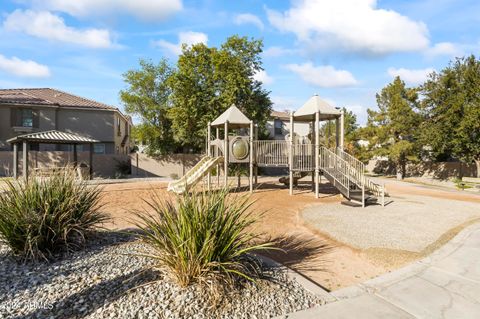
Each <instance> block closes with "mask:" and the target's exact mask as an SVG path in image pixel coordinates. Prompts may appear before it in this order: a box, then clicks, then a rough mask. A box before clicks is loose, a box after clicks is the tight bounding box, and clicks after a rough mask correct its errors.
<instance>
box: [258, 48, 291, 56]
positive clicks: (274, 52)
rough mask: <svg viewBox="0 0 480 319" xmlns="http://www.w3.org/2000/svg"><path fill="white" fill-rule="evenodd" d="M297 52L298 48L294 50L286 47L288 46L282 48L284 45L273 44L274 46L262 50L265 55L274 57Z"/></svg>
mask: <svg viewBox="0 0 480 319" xmlns="http://www.w3.org/2000/svg"><path fill="white" fill-rule="evenodd" d="M295 52H296V50H293V49H286V48H282V47H277V46H272V47H269V48H267V49H265V50H264V51H263V52H262V54H263V56H265V57H268V58H273V57H279V56H283V55H289V54H293V53H295Z"/></svg>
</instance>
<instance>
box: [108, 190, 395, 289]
mask: <svg viewBox="0 0 480 319" xmlns="http://www.w3.org/2000/svg"><path fill="white" fill-rule="evenodd" d="M166 188H167V183H165V182H133V183H123V184H109V185H104V186H102V189H103V198H102V203H103V204H104V205H105V206H104V210H105V211H106V212H108V213H109V214H110V215H111V216H112V218H113V223H111V224H108V225H106V226H107V227H108V228H112V229H113V228H116V229H124V228H130V227H132V226H133V224H132V220H134V214H133V212H134V211H136V210H150V208H149V206H148V204H147V203H146V202H145V201H146V200H149V199H150V198H152V196H157V197H158V198H159V199H167V198H170V197H172V196H173V195H172V194H171V193H168V192H167V190H166ZM310 188H311V186H309V185H300V187H299V189H297V190H296V191H295V195H294V196H289V194H288V189H286V187H284V186H283V185H279V184H268V185H263V186H260V187H259V188H258V189H257V190H256V191H255V193H254V194H253V195H252V199H253V200H255V204H254V205H253V209H254V210H255V212H256V213H258V214H262V215H263V216H262V218H261V220H260V221H259V223H258V224H257V225H256V226H255V228H256V231H258V232H261V233H264V234H265V236H266V238H269V239H273V240H275V241H277V242H279V243H280V247H281V248H283V249H284V251H285V252H277V253H275V254H273V255H271V257H272V258H273V259H276V260H277V261H281V262H284V263H285V264H288V265H289V266H290V267H291V268H293V269H296V270H297V271H298V272H300V273H301V274H303V275H304V276H306V277H308V278H310V279H311V280H313V281H316V282H318V283H319V284H320V285H322V286H323V287H325V288H327V289H329V290H334V289H338V288H342V287H346V286H350V285H353V284H356V283H358V282H361V281H364V280H367V279H370V278H373V277H375V276H378V275H380V274H382V273H384V272H385V271H387V269H385V268H384V267H382V266H379V265H375V264H374V263H372V261H371V260H370V259H369V258H368V257H367V256H364V255H362V254H361V253H360V252H358V251H356V250H354V249H352V248H350V247H348V246H346V245H342V244H339V243H336V242H334V241H331V240H330V239H328V238H327V237H325V236H322V235H321V234H319V233H314V232H312V231H311V230H309V229H308V228H307V227H305V225H304V221H303V219H302V218H301V217H300V211H301V210H302V209H303V208H304V207H306V206H309V205H321V204H323V203H332V202H338V201H339V200H340V198H339V196H338V194H337V193H336V192H335V190H334V189H333V188H331V187H330V186H328V185H322V188H321V191H322V194H321V198H320V199H316V198H315V196H314V195H313V193H312V192H311V190H310ZM327 246H328V247H329V248H328V249H323V247H327Z"/></svg>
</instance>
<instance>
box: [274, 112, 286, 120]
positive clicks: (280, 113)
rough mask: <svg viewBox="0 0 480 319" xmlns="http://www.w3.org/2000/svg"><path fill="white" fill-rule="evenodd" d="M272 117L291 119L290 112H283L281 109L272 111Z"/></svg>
mask: <svg viewBox="0 0 480 319" xmlns="http://www.w3.org/2000/svg"><path fill="white" fill-rule="evenodd" d="M270 117H271V118H272V119H279V120H289V119H290V113H288V112H285V111H284V112H281V111H272V112H271V113H270Z"/></svg>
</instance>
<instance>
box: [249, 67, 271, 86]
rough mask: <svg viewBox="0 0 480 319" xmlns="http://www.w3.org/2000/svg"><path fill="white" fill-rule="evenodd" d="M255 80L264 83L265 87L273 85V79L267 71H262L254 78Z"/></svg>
mask: <svg viewBox="0 0 480 319" xmlns="http://www.w3.org/2000/svg"><path fill="white" fill-rule="evenodd" d="M253 79H254V80H256V81H259V82H262V83H263V84H265V85H269V84H272V83H273V77H271V76H270V75H268V73H267V71H265V70H260V71H258V72H257V73H255V75H254V76H253Z"/></svg>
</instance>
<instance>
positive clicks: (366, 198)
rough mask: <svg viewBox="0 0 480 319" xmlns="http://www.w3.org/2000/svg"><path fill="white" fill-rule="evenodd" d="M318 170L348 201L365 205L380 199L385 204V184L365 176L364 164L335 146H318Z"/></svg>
mask: <svg viewBox="0 0 480 319" xmlns="http://www.w3.org/2000/svg"><path fill="white" fill-rule="evenodd" d="M320 170H321V172H322V174H323V176H324V177H325V178H326V179H327V180H328V181H329V182H330V183H331V184H332V185H333V186H334V187H335V188H336V189H338V191H339V192H340V193H341V194H342V195H343V196H344V197H345V198H346V199H348V200H349V201H350V202H352V203H357V204H360V205H362V206H363V207H365V206H366V205H368V204H373V203H376V202H378V201H380V204H381V205H382V206H383V205H384V204H385V196H388V194H386V192H385V186H383V185H380V184H378V183H375V182H374V181H372V180H371V179H369V178H368V177H366V176H365V165H364V164H363V163H362V162H360V161H359V160H357V159H356V158H355V157H353V156H351V155H350V154H348V153H346V152H345V151H343V150H341V149H340V148H337V149H335V150H330V149H328V148H326V147H320Z"/></svg>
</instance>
